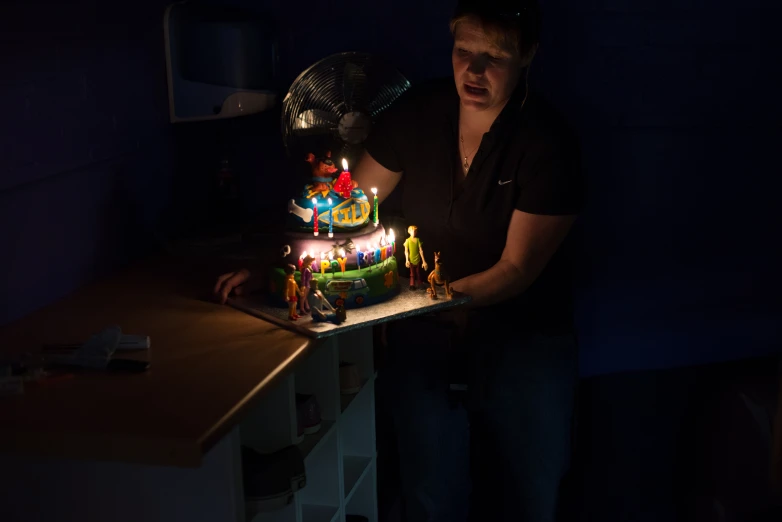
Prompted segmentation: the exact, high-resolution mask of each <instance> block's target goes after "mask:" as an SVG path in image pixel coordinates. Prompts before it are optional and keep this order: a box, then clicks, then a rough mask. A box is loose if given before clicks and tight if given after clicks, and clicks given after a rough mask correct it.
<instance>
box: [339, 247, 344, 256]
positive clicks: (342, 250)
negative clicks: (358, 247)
mask: <svg viewBox="0 0 782 522" xmlns="http://www.w3.org/2000/svg"><path fill="white" fill-rule="evenodd" d="M339 257H345V249H344V248H340V249H339Z"/></svg>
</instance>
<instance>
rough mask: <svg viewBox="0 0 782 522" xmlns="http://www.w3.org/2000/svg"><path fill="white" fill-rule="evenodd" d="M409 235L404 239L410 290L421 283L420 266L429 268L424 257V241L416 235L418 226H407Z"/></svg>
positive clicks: (425, 268)
mask: <svg viewBox="0 0 782 522" xmlns="http://www.w3.org/2000/svg"><path fill="white" fill-rule="evenodd" d="M407 233H408V234H410V237H408V238H407V239H405V266H406V267H407V268H409V269H410V290H416V289H417V288H418V285H420V284H421V267H423V269H424V271H426V270H427V269H428V268H429V265H427V264H426V259H424V249H423V246H424V243H423V241H421V239H420V238H419V237H418V227H416V226H415V225H410V226H409V227H407Z"/></svg>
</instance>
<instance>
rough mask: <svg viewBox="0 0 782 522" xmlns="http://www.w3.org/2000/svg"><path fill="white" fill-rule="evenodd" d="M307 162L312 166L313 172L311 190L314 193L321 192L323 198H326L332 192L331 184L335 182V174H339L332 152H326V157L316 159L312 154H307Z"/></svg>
mask: <svg viewBox="0 0 782 522" xmlns="http://www.w3.org/2000/svg"><path fill="white" fill-rule="evenodd" d="M306 161H307V163H309V164H310V166H311V170H312V185H310V190H311V191H312V192H313V193H316V192H320V194H321V196H322V197H325V196H326V195H327V194H328V193H329V191H330V190H331V182H332V181H334V173H335V172H337V166H336V165H334V162H333V161H332V160H331V151H328V152H326V155H325V156H324V157H322V158H316V157H315V155H314V154H313V153H311V152H310V153H309V154H307V158H306ZM313 195H314V194H313Z"/></svg>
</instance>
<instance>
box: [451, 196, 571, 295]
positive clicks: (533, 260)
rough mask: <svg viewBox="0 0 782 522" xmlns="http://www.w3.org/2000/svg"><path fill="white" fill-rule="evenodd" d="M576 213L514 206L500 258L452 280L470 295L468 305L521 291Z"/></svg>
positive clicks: (542, 264)
mask: <svg viewBox="0 0 782 522" xmlns="http://www.w3.org/2000/svg"><path fill="white" fill-rule="evenodd" d="M575 220H576V216H544V215H538V214H528V213H526V212H522V211H520V210H514V211H513V215H512V216H511V220H510V225H509V226H508V235H507V238H506V240H505V249H504V250H503V252H502V257H500V260H499V261H498V262H497V263H496V264H495V265H494V266H492V267H491V268H489V269H488V270H485V271H483V272H480V273H478V274H473V275H471V276H467V277H465V278H463V279H459V280H458V281H454V282H453V283H452V284H451V287H452V288H453V289H454V290H456V291H458V292H462V293H465V294H467V295H469V296H471V297H472V301H471V302H470V306H471V307H476V306H488V305H492V304H495V303H499V302H502V301H505V300H507V299H510V298H512V297H515V296H517V295H519V294H520V293H522V292H523V291H524V290H526V289H527V287H529V285H531V284H532V282H533V281H535V279H536V278H537V277H538V276H539V275H540V273H541V272H542V271H543V268H545V266H546V264H547V263H548V261H549V259H551V256H552V255H554V252H556V250H557V248H559V245H560V244H561V243H562V241H563V240H564V239H565V236H567V233H568V231H569V230H570V227H571V226H572V225H573V222H574V221H575Z"/></svg>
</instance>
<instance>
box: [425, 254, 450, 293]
mask: <svg viewBox="0 0 782 522" xmlns="http://www.w3.org/2000/svg"><path fill="white" fill-rule="evenodd" d="M429 285H430V286H429V288H427V289H426V293H427V294H429V297H430V298H432V299H437V287H438V286H442V287H445V297H447V298H448V299H451V298H452V297H453V292H452V291H451V286H450V284H449V282H448V276H447V275H446V274H445V272H443V262H442V259H441V257H440V252H435V253H434V270H432V273H431V274H429Z"/></svg>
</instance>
